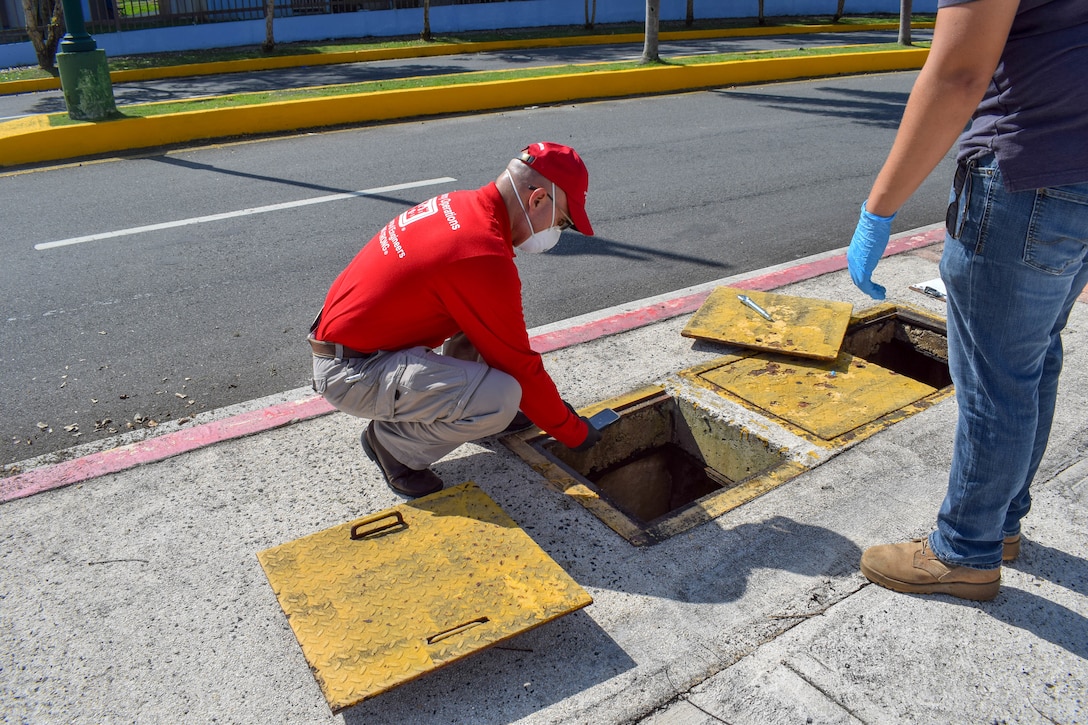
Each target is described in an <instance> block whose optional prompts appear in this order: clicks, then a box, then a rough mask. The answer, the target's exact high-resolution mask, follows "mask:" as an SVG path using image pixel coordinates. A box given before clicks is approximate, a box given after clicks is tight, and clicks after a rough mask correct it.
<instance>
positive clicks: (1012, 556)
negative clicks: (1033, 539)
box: [1001, 534, 1020, 561]
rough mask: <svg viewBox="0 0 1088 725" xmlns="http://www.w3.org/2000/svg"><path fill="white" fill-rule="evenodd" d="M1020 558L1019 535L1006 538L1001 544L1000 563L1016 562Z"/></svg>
mask: <svg viewBox="0 0 1088 725" xmlns="http://www.w3.org/2000/svg"><path fill="white" fill-rule="evenodd" d="M1018 556H1020V534H1016V535H1015V536H1006V537H1005V539H1004V541H1002V542H1001V561H1016V557H1018Z"/></svg>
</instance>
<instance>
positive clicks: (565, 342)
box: [530, 229, 944, 353]
mask: <svg viewBox="0 0 1088 725" xmlns="http://www.w3.org/2000/svg"><path fill="white" fill-rule="evenodd" d="M943 240H944V229H932V230H930V231H928V232H923V233H921V234H911V235H909V236H904V237H899V238H898V239H894V240H892V241H891V242H889V243H888V249H887V251H886V252H885V256H886V255H889V254H900V253H902V252H909V251H911V250H914V249H918V248H920V247H926V246H929V245H931V244H935V243H937V242H940V241H943ZM844 269H846V255H845V254H838V255H835V256H834V257H827V258H826V259H820V260H817V261H815V262H809V263H807V264H799V265H797V266H795V267H789V268H787V269H782V270H778V271H776V272H768V273H767V274H761V275H758V276H756V277H749V278H747V279H743V280H739V281H737V282H734V283H731V285H732V286H734V287H742V288H744V289H752V290H761V291H766V290H772V289H777V288H779V287H785V286H786V285H788V284H792V283H794V282H800V281H802V280H806V279H812V278H813V277H819V276H820V275H823V274H828V273H829V272H838V271H841V270H844ZM709 295H710V290H707V291H706V292H696V293H694V294H690V295H685V296H683V297H676V298H673V299H670V300H666V301H664V302H660V303H658V304H655V305H651V306H649V307H642V308H640V309H637V310H631V311H629V312H621V313H619V314H617V315H612V316H611V317H606V318H604V319H601V320H594V321H593V322H587V323H586V324H584V325H575V326H573V327H568V328H565V329H563V330H556V331H555V332H546V333H544V334H542V335H537V336H536V337H534V338H532V340H530V342H531V343H532V346H533V349H534V350H536V351H537V352H539V353H546V352H553V351H555V350H559V349H562V348H564V347H570V346H571V345H576V344H579V343H582V342H589V341H590V340H596V339H597V338H599V337H604V336H605V335H614V334H616V333H618V332H627V331H628V330H633V329H635V328H638V327H642V326H643V325H649V324H652V323H654V322H660V321H662V320H667V319H669V318H670V317H677V316H678V315H684V314H687V313H689V312H694V311H695V310H697V309H699V306H700V305H702V304H703V302H704V301H705V300H706V298H707V297H708V296H709Z"/></svg>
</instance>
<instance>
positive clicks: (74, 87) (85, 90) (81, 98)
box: [57, 0, 117, 121]
mask: <svg viewBox="0 0 1088 725" xmlns="http://www.w3.org/2000/svg"><path fill="white" fill-rule="evenodd" d="M61 4H62V5H63V6H64V25H65V27H66V28H67V29H68V32H66V33H65V34H64V37H63V38H61V41H60V52H59V53H57V70H58V71H59V72H60V87H61V90H62V91H63V92H64V104H65V105H66V106H67V107H68V116H69V117H70V118H72V119H73V120H75V121H102V120H105V119H107V118H109V117H110V116H113V115H114V114H116V113H117V103H116V101H115V100H114V98H113V84H112V83H111V82H110V69H109V64H108V63H107V62H106V52H105V51H104V50H99V49H98V45H97V44H96V43H95V42H94V38H92V37H91V36H90V34H89V33H88V32H87V27H86V25H84V21H83V4H82V2H81V0H61Z"/></svg>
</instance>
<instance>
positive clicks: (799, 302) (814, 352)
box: [680, 287, 854, 360]
mask: <svg viewBox="0 0 1088 725" xmlns="http://www.w3.org/2000/svg"><path fill="white" fill-rule="evenodd" d="M741 296H745V297H747V298H748V299H750V300H751V301H752V302H754V303H755V304H756V305H757V306H758V307H760V308H761V309H762V310H763V311H764V312H766V313H767V314H768V315H770V317H771V320H767V319H765V318H764V317H763V316H762V315H760V314H759V312H758V311H757V310H755V309H753V308H751V307H749V306H747V305H745V304H744V302H742V301H741V300H740V299H739V298H740V297H741ZM853 309H854V307H853V305H851V304H850V303H849V302H833V301H828V300H816V299H809V298H806V297H795V296H791V295H780V294H773V293H770V292H757V291H754V290H744V289H740V288H737V287H717V288H715V290H714V291H713V292H711V293H710V296H709V297H707V298H706V301H705V302H703V304H702V306H700V307H699V309H698V310H696V311H695V314H693V315H692V316H691V320H689V321H688V324H687V326H686V327H685V328H684V330H683V331H682V332H681V333H680V334H682V335H683V336H684V337H692V338H696V339H699V340H707V341H709V342H720V343H724V344H727V345H739V346H741V347H747V348H752V349H754V350H765V351H767V352H779V353H783V354H786V355H797V356H799V357H808V358H816V359H818V360H833V359H834V358H835V356H836V355H838V354H839V348H840V347H842V339H843V336H845V335H846V326H847V325H848V324H850V315H851V313H852V312H853Z"/></svg>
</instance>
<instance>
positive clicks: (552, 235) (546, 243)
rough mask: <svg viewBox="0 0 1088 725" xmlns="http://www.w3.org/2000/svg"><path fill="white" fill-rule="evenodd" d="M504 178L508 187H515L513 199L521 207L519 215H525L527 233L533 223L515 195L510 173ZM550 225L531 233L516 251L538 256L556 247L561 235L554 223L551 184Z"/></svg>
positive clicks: (560, 230)
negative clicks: (515, 199) (507, 181)
mask: <svg viewBox="0 0 1088 725" xmlns="http://www.w3.org/2000/svg"><path fill="white" fill-rule="evenodd" d="M506 176H507V177H508V178H509V179H510V185H511V186H514V187H515V191H514V193H515V197H516V198H517V200H518V206H520V207H521V213H522V214H524V215H525V221H526V223H528V225H529V231H532V229H533V222H532V221H531V220H530V219H529V212H528V210H526V208H525V204H524V203H522V201H521V196H519V195H517V187H516V186H515V185H514V177H513V176H510V172H509V171H507V172H506ZM551 198H552V225H551V226H550V227H548V228H547V229H544V230H542V231H539V232H533V234H532V235H531V236H530V237H529V238H528V239H526V240H525V241H524V242H522V243H521V244H519V245H518V251H522V252H528V253H529V254H540V253H541V252H546V251H548V250H549V249H551V248H552V247H554V246H555V245H556V243H557V242H558V241H559V235H560V234H562V233H563V230H562V229H560V228H559V227H558V226H557V225H556V223H555V184H552V196H551Z"/></svg>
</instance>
